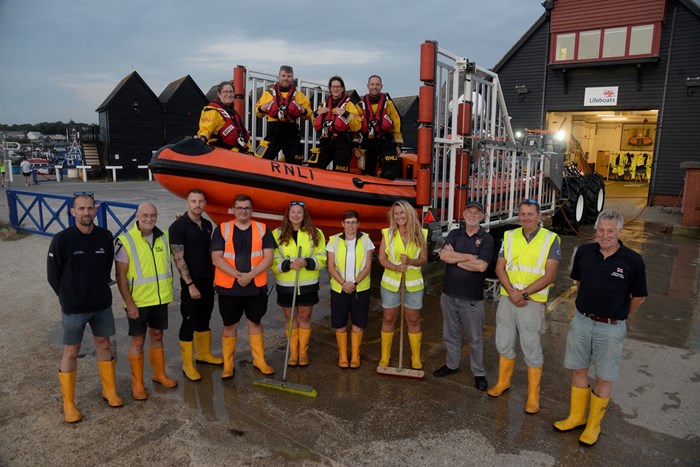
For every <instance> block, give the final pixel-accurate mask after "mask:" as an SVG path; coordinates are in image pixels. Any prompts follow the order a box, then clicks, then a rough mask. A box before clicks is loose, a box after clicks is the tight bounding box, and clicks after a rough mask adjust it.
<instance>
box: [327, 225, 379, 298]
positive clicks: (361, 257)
mask: <svg viewBox="0 0 700 467" xmlns="http://www.w3.org/2000/svg"><path fill="white" fill-rule="evenodd" d="M341 235H343V234H337V235H333V236H332V237H331V242H333V250H334V251H335V264H334V265H333V267H335V268H336V269H337V270H338V272H339V273H340V275H341V277H343V278H345V260H346V259H347V256H348V247H347V243H345V238H342V237H341ZM364 235H366V234H365V233H363V232H357V237H355V278H357V276H358V275H359V274H360V271H362V270H363V269H364V268H365V266H367V252H366V251H365V249H364V248H363V243H362V236H364ZM370 275H371V274H367V277H365V278H364V279H362V280H361V281H360V282H358V283H357V287H356V288H355V290H357V291H358V292H363V291H365V290H369V286H370V278H369V276H370ZM331 289H332V290H333V291H335V292H338V293H341V292H342V291H343V285H342V284H341V283H340V282H338V281H337V280H335V278H334V277H333V276H331Z"/></svg>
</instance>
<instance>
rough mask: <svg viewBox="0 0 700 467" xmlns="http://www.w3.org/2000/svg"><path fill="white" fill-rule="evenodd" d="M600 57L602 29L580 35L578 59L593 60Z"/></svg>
mask: <svg viewBox="0 0 700 467" xmlns="http://www.w3.org/2000/svg"><path fill="white" fill-rule="evenodd" d="M599 56H600V29H599V30H597V31H584V32H582V33H579V41H578V59H579V60H591V59H597V58H598V57H599Z"/></svg>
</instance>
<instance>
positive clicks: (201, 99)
mask: <svg viewBox="0 0 700 467" xmlns="http://www.w3.org/2000/svg"><path fill="white" fill-rule="evenodd" d="M159 99H160V102H161V104H162V105H163V112H164V115H165V117H164V122H165V142H166V143H172V142H174V141H176V140H178V139H180V138H182V137H184V136H192V135H195V134H197V129H198V125H199V116H200V114H201V112H202V107H204V106H205V105H207V103H208V102H209V101H208V100H207V96H205V95H204V93H203V92H202V90H201V89H199V86H197V83H195V82H194V80H193V79H192V77H191V76H190V75H187V76H185V77H183V78H180V79H178V80H175V81H173V82H172V83H170V84H168V85H167V86H166V87H165V89H164V90H163V92H162V93H160V96H159Z"/></svg>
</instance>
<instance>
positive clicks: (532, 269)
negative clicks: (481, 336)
mask: <svg viewBox="0 0 700 467" xmlns="http://www.w3.org/2000/svg"><path fill="white" fill-rule="evenodd" d="M541 219H542V213H541V212H540V205H539V203H538V202H537V200H535V199H526V200H524V201H522V202H521V203H520V206H519V207H518V220H519V221H520V225H521V227H519V228H517V229H513V230H509V231H507V232H506V233H505V234H504V235H503V245H502V247H501V251H500V252H499V254H498V260H497V261H496V275H497V276H498V280H499V281H500V282H501V299H500V300H499V301H498V309H497V311H496V349H497V350H498V353H499V355H500V360H499V366H498V383H496V385H495V386H493V387H491V388H490V389H489V390H488V391H487V393H488V395H489V396H491V397H498V396H500V395H501V394H503V392H504V391H507V390H508V389H510V379H511V376H512V375H513V369H514V367H515V341H516V340H517V339H518V337H519V338H520V347H521V348H522V351H523V354H524V356H525V363H526V364H527V381H528V389H527V402H526V403H525V412H526V413H529V414H535V413H537V412H539V411H540V380H541V378H542V365H543V364H544V356H543V355H542V344H541V342H540V334H541V332H542V331H543V330H544V307H545V304H546V303H547V298H548V296H549V288H550V287H551V286H552V283H554V280H555V279H556V277H557V269H558V268H559V260H560V259H561V247H560V243H559V237H558V236H557V235H556V234H555V233H553V232H550V231H549V230H547V229H545V228H544V227H541V226H540V221H541Z"/></svg>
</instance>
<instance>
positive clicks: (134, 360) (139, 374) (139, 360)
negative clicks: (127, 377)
mask: <svg viewBox="0 0 700 467" xmlns="http://www.w3.org/2000/svg"><path fill="white" fill-rule="evenodd" d="M129 364H130V365H131V397H133V398H134V400H135V401H145V400H146V399H148V393H147V392H146V388H145V387H143V354H138V355H131V354H129Z"/></svg>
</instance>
